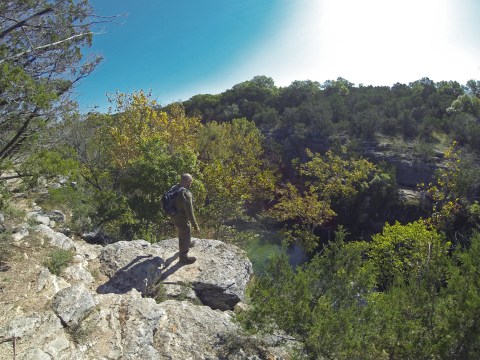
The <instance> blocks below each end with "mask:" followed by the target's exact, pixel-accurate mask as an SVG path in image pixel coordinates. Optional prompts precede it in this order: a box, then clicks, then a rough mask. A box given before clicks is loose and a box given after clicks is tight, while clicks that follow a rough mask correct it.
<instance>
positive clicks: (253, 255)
mask: <svg viewBox="0 0 480 360" xmlns="http://www.w3.org/2000/svg"><path fill="white" fill-rule="evenodd" d="M243 248H244V250H245V251H246V252H247V256H248V258H249V259H250V261H251V262H252V265H253V272H254V273H255V274H257V275H260V274H263V273H264V272H265V269H266V266H267V263H268V260H269V259H270V258H271V257H272V256H273V255H275V254H281V253H282V252H284V251H285V249H284V248H283V247H282V240H281V238H280V234H278V233H276V232H273V231H258V230H257V231H256V234H255V236H252V237H251V238H250V239H249V240H248V242H247V243H246V244H245V245H244V246H243ZM286 251H287V254H288V258H289V260H290V265H292V266H293V267H296V266H297V265H299V264H303V263H304V262H305V261H307V256H306V254H305V253H304V251H303V250H302V248H300V247H299V246H297V245H290V246H288V247H287V249H286Z"/></svg>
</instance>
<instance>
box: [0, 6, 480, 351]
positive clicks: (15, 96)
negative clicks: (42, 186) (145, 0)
mask: <svg viewBox="0 0 480 360" xmlns="http://www.w3.org/2000/svg"><path fill="white" fill-rule="evenodd" d="M67 3H68V2H62V1H58V4H59V6H58V7H56V8H52V7H51V6H50V2H48V1H39V2H37V3H36V5H32V4H33V3H30V2H21V3H18V4H16V3H15V2H8V1H7V2H6V3H2V5H0V14H3V15H5V16H2V17H1V18H0V22H1V25H2V32H1V33H0V40H1V43H0V55H1V57H0V67H1V70H2V71H1V72H0V114H1V118H0V187H1V191H2V196H1V197H0V211H2V212H3V211H5V209H6V208H7V207H8V202H9V199H10V197H11V195H12V194H11V193H10V192H9V191H8V190H7V188H6V187H5V184H6V182H7V181H9V180H11V179H15V178H19V179H22V180H23V184H24V186H25V189H29V188H32V187H33V188H34V187H36V186H38V184H39V183H42V182H45V181H46V182H49V181H50V180H52V179H57V180H58V179H60V186H57V187H56V188H50V189H49V191H48V193H44V194H40V195H39V198H38V199H36V201H37V202H38V204H39V205H40V206H41V207H42V208H44V209H45V210H47V211H48V210H52V209H54V208H61V209H62V210H65V211H66V212H68V213H69V214H70V215H69V216H68V227H69V231H71V232H72V233H74V234H78V235H81V236H83V237H85V238H87V237H88V239H89V241H93V242H98V243H100V244H102V245H105V244H107V243H111V242H116V241H119V240H133V239H145V240H147V241H149V242H151V243H155V242H158V241H159V240H162V239H166V238H169V237H172V236H174V235H175V229H174V227H173V224H172V222H171V220H170V219H169V218H168V216H166V215H165V214H164V213H163V212H162V210H161V204H160V198H161V195H162V194H163V193H164V192H165V191H166V190H167V189H168V188H169V187H170V186H171V185H173V184H174V183H177V182H178V180H179V175H180V174H182V173H185V172H189V173H191V174H192V175H193V177H194V179H195V181H194V183H193V185H192V192H193V193H194V196H195V208H196V212H197V213H198V218H199V222H200V223H201V227H202V229H204V230H203V231H204V232H203V233H202V234H201V236H202V237H203V238H215V239H219V240H223V241H228V242H234V243H236V244H238V245H240V246H244V245H245V244H247V243H248V242H249V241H252V240H253V239H254V238H255V237H256V235H258V233H259V232H260V231H270V232H272V233H278V234H280V236H281V237H282V241H283V244H284V245H285V247H287V246H289V245H290V244H295V245H297V246H300V247H301V248H302V249H303V250H304V251H305V253H306V254H307V256H308V259H309V260H308V261H307V262H306V263H305V264H303V265H302V266H298V267H297V268H295V269H292V267H291V266H290V265H289V264H288V258H286V257H285V256H284V255H280V256H276V257H273V258H272V259H271V261H270V265H269V267H268V268H267V270H266V271H265V273H264V274H259V276H258V277H257V278H256V279H255V281H253V282H252V284H251V288H250V299H251V305H252V307H251V310H250V311H249V312H247V313H246V314H244V316H243V321H244V325H245V326H246V327H247V328H249V329H250V330H252V331H266V332H268V331H273V330H275V331H277V330H281V331H283V332H285V333H286V334H288V335H289V336H291V337H292V338H294V339H295V340H297V341H298V342H299V344H301V345H302V346H300V347H299V349H301V350H298V353H297V356H298V357H305V358H311V359H317V358H330V359H341V358H345V359H348V358H365V359H368V358H372V359H378V358H386V359H409V358H412V359H413V358H415V359H421V358H444V359H455V358H458V359H474V358H478V357H479V355H480V325H479V324H480V322H479V320H480V319H479V316H478V314H480V294H479V288H480V287H479V285H480V284H479V283H478V282H479V279H480V276H479V273H480V265H479V262H478V261H477V259H478V252H479V249H480V248H479V244H478V241H479V240H478V238H479V235H478V232H477V230H478V229H477V228H478V226H479V224H480V207H479V204H478V202H477V200H478V196H479V191H480V187H479V182H478V180H477V179H478V178H479V175H480V166H479V161H478V156H479V155H478V153H479V151H480V136H479V135H480V122H479V121H480V82H479V81H474V80H471V81H468V82H467V84H464V85H463V84H459V83H458V82H456V81H440V82H433V81H432V80H430V79H428V78H423V79H420V80H418V81H415V82H412V83H409V84H400V83H397V84H393V85H392V86H390V87H387V86H384V87H374V86H366V85H358V86H356V85H355V84H353V83H351V82H349V81H348V80H346V79H343V78H338V79H336V80H329V81H326V82H324V83H323V84H320V83H318V82H315V81H309V80H307V81H295V82H293V83H292V84H291V85H289V86H287V87H277V86H275V84H274V81H273V80H272V79H271V78H268V77H266V76H256V77H254V78H253V79H251V80H249V81H245V82H242V83H240V84H237V85H235V86H233V87H232V88H231V89H228V90H226V91H224V92H223V93H221V94H216V95H212V94H199V95H196V96H193V97H192V98H191V99H189V100H187V101H185V102H183V103H172V104H169V105H168V106H165V107H161V106H160V105H159V104H158V103H157V102H156V101H155V99H153V98H152V96H151V95H150V94H148V93H146V92H144V91H139V92H136V93H133V94H121V93H117V94H115V95H114V96H112V98H111V99H110V100H111V105H112V111H110V112H109V113H108V114H102V113H95V112H92V113H88V114H81V113H79V112H78V109H77V107H76V104H75V103H74V102H72V101H70V98H69V94H70V93H71V92H72V91H73V89H74V84H75V83H76V82H77V81H78V80H79V79H81V78H82V77H84V76H87V75H88V73H89V72H90V71H91V70H92V69H93V68H94V67H95V65H96V64H97V63H98V61H97V60H94V61H92V62H88V63H82V62H81V51H80V50H81V48H82V46H86V45H88V44H89V43H90V41H91V33H90V32H89V29H90V27H91V26H92V24H93V23H94V22H95V20H96V18H95V15H94V14H93V13H92V12H91V9H90V8H89V6H88V3H86V2H81V3H79V4H78V5H75V6H67V5H68V4H67ZM9 19H19V20H20V19H23V20H24V22H23V24H28V25H29V26H25V27H21V26H16V25H15V24H13V23H11V22H9V21H11V20H9ZM97 20H98V19H97ZM46 23H48V24H49V26H39V24H46ZM25 29H27V30H25ZM52 29H55V31H53V30H52ZM24 31H27V36H25V35H24ZM59 37H61V38H62V39H64V40H65V39H67V38H69V39H71V40H72V41H62V40H58V39H59ZM32 43H33V44H34V45H36V52H32V51H31V48H32ZM400 179H401V180H400ZM0 226H2V231H3V235H2V236H1V238H0V239H1V241H2V244H1V246H2V249H5V251H2V258H1V259H0V260H1V265H2V266H8V262H9V256H8V254H9V253H11V252H12V251H14V249H12V248H11V247H9V240H8V239H9V232H8V231H9V229H6V226H4V225H2V224H0ZM4 228H5V229H4ZM87 233H89V235H88V236H86V234H87Z"/></svg>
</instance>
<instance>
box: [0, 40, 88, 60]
mask: <svg viewBox="0 0 480 360" xmlns="http://www.w3.org/2000/svg"><path fill="white" fill-rule="evenodd" d="M93 34H94V33H93V32H88V33H83V34H76V35H73V36H70V37H68V38H66V39H63V40H59V41H56V42H54V43H50V44H46V45H42V46H37V47H32V48H31V49H28V50H25V51H23V52H21V53H18V54H15V55H12V56H9V57H7V58H5V59H2V60H0V64H2V63H4V62H5V61H7V60H12V59H16V58H19V57H22V56H24V55H26V54H29V53H31V52H32V51H33V52H35V51H37V50H43V49H47V48H49V47H54V46H56V45H60V44H62V43H64V42H67V41H70V40H73V39H76V38H79V37H83V36H87V35H93Z"/></svg>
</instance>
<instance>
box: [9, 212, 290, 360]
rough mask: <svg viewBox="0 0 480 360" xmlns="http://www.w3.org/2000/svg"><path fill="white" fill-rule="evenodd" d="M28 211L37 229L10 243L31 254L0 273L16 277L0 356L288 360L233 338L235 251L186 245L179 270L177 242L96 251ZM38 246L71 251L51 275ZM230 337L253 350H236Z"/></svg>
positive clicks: (241, 276) (240, 267)
mask: <svg viewBox="0 0 480 360" xmlns="http://www.w3.org/2000/svg"><path fill="white" fill-rule="evenodd" d="M35 211H36V213H35V214H34V215H32V213H30V215H28V216H29V218H30V219H31V220H34V222H36V223H37V225H30V226H29V225H27V224H26V223H25V224H24V225H22V229H25V230H26V232H28V233H29V235H28V236H27V235H26V236H24V237H22V239H21V240H19V242H17V241H14V243H15V244H16V246H22V247H25V249H32V251H31V252H30V253H29V255H28V256H27V254H26V253H25V258H24V261H25V262H24V263H23V264H19V265H18V266H16V265H15V266H12V269H9V270H7V272H5V273H3V274H4V275H5V276H17V277H19V278H21V279H18V281H17V286H18V288H17V289H16V290H15V291H13V290H12V291H10V292H9V291H6V292H3V294H2V296H4V297H3V298H2V302H1V303H0V340H2V342H0V358H2V359H4V358H5V359H9V358H12V357H13V351H14V350H15V353H16V359H21V360H26V359H49V360H50V359H79V360H83V359H85V360H87V359H88V360H89V359H132V360H133V359H172V360H176V359H178V360H184V359H212V360H213V359H227V358H232V359H239V360H240V359H263V358H269V359H283V358H288V355H287V353H286V352H285V351H284V349H283V348H282V347H280V348H279V347H276V346H273V347H272V346H270V345H268V344H267V345H264V343H263V342H261V341H258V339H253V338H249V337H248V336H247V335H241V336H242V337H239V336H240V333H241V330H240V328H239V327H238V325H237V324H236V322H235V321H234V317H235V316H236V315H235V313H234V312H233V311H231V310H232V309H233V308H234V307H236V308H237V309H238V308H241V306H240V305H241V301H242V300H243V299H244V297H245V288H246V285H247V283H248V281H249V278H250V275H251V273H252V265H251V263H250V261H249V260H248V258H247V257H246V255H245V253H244V252H243V251H242V250H240V249H239V248H237V247H235V246H233V245H229V244H225V243H223V242H221V241H217V240H207V239H196V241H195V246H194V247H193V248H192V249H191V255H193V256H196V257H197V262H195V263H194V264H190V265H183V264H181V263H179V262H178V239H169V240H165V241H161V242H159V243H157V244H153V245H152V244H150V243H148V242H146V241H144V240H135V241H131V242H117V243H113V244H110V245H107V246H105V247H102V246H100V245H92V244H88V243H86V242H85V241H83V240H78V239H73V238H70V237H68V236H66V235H64V234H63V233H61V232H58V231H56V230H54V229H52V226H53V225H54V224H55V223H58V222H59V221H62V219H61V218H60V217H58V216H60V215H59V214H58V213H56V212H53V213H51V214H50V213H43V212H41V209H36V210H35ZM37 215H38V216H37ZM50 216H52V218H53V217H54V216H57V217H56V218H55V220H53V219H52V218H50ZM30 223H31V221H30ZM45 240H46V241H45ZM46 247H58V248H62V249H68V250H70V251H72V252H74V256H73V259H72V262H71V264H70V265H69V266H68V267H66V268H65V269H64V270H63V271H62V272H61V273H60V274H59V275H54V274H51V273H50V271H49V270H48V269H47V268H46V267H45V266H44V265H43V259H42V258H38V259H37V258H35V255H36V252H39V253H41V252H42V249H45V251H47V249H46ZM35 249H36V250H35ZM26 264H28V267H27V268H25V265H26ZM92 269H93V270H95V271H96V273H95V274H94V273H93V272H92ZM26 270H27V271H26ZM9 271H11V272H12V273H11V274H10V273H9ZM22 277H25V278H22ZM1 290H2V289H1V288H0V291H1ZM229 339H230V340H229ZM232 339H233V340H232ZM239 339H247V340H246V341H247V342H248V343H249V344H251V343H252V341H254V342H255V343H258V344H259V345H258V346H256V347H254V348H251V349H249V350H248V351H247V350H246V349H242V350H241V351H240V352H239V351H238V344H239ZM252 339H253V340H252ZM230 344H233V347H232V346H230ZM232 354H235V356H234V357H232V356H233V355H232Z"/></svg>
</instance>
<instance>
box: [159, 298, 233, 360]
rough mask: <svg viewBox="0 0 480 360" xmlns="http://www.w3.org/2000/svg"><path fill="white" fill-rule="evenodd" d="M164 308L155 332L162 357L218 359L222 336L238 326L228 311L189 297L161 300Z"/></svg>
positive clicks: (173, 358) (179, 359)
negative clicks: (195, 303)
mask: <svg viewBox="0 0 480 360" xmlns="http://www.w3.org/2000/svg"><path fill="white" fill-rule="evenodd" d="M161 305H162V308H163V309H164V311H165V316H163V317H162V318H161V319H160V321H159V323H158V327H157V330H156V332H155V336H154V344H155V345H154V346H155V348H156V349H157V351H158V352H159V354H160V358H161V359H171V360H176V359H178V360H185V359H192V360H193V359H219V358H220V357H219V356H218V352H219V350H220V345H221V344H220V340H221V338H222V337H223V336H227V335H228V334H230V333H235V332H236V331H237V330H238V329H237V326H236V325H235V324H234V323H233V321H232V318H231V315H230V313H229V312H221V311H219V310H212V309H210V308H209V307H206V306H198V305H193V304H191V303H189V302H186V301H182V302H179V301H172V300H168V301H165V302H163V303H161Z"/></svg>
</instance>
